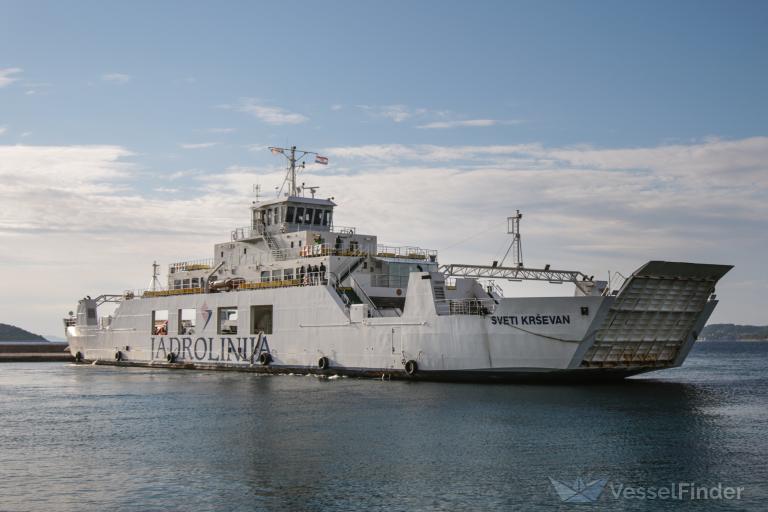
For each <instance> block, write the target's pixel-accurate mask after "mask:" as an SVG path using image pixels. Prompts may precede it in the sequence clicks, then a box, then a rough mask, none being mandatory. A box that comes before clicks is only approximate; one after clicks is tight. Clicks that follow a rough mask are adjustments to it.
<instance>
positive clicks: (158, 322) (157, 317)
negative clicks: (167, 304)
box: [152, 309, 168, 336]
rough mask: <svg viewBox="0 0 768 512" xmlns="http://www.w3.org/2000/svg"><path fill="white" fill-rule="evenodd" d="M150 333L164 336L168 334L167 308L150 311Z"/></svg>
mask: <svg viewBox="0 0 768 512" xmlns="http://www.w3.org/2000/svg"><path fill="white" fill-rule="evenodd" d="M152 334H153V335H156V336H165V335H167V334H168V310H167V309H159V310H157V311H152Z"/></svg>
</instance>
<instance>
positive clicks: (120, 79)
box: [101, 73, 133, 84]
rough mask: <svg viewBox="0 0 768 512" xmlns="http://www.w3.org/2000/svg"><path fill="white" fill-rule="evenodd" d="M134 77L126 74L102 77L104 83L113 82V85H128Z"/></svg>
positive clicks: (112, 74) (110, 74)
mask: <svg viewBox="0 0 768 512" xmlns="http://www.w3.org/2000/svg"><path fill="white" fill-rule="evenodd" d="M132 78H133V77H131V75H126V74H125V73H106V74H104V75H101V79H102V81H104V82H111V83H113V84H126V83H128V82H130V81H131V79H132Z"/></svg>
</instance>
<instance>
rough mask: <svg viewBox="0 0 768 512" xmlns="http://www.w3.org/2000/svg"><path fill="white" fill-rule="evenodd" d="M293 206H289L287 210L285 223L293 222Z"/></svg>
mask: <svg viewBox="0 0 768 512" xmlns="http://www.w3.org/2000/svg"><path fill="white" fill-rule="evenodd" d="M293 210H294V208H293V206H289V207H287V208H286V209H285V222H293Z"/></svg>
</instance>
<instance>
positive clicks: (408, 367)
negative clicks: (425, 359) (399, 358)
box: [405, 359, 419, 376]
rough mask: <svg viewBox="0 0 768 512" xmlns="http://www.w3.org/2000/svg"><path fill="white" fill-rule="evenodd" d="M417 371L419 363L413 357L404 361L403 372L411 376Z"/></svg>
mask: <svg viewBox="0 0 768 512" xmlns="http://www.w3.org/2000/svg"><path fill="white" fill-rule="evenodd" d="M418 371H419V363H417V362H416V361H414V360H413V359H411V360H410V361H408V362H407V363H405V373H407V374H408V375H410V376H413V375H415V374H416V372H418Z"/></svg>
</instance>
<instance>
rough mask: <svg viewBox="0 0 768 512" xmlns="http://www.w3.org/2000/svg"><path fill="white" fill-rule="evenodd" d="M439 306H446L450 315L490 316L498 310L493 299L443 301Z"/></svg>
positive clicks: (439, 301) (439, 302)
mask: <svg viewBox="0 0 768 512" xmlns="http://www.w3.org/2000/svg"><path fill="white" fill-rule="evenodd" d="M435 302H436V303H438V304H446V305H447V306H448V307H447V310H448V314H449V315H478V316H485V315H490V314H491V313H493V312H494V311H495V310H496V301H494V300H493V299H474V298H473V299H443V300H436V301H435Z"/></svg>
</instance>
